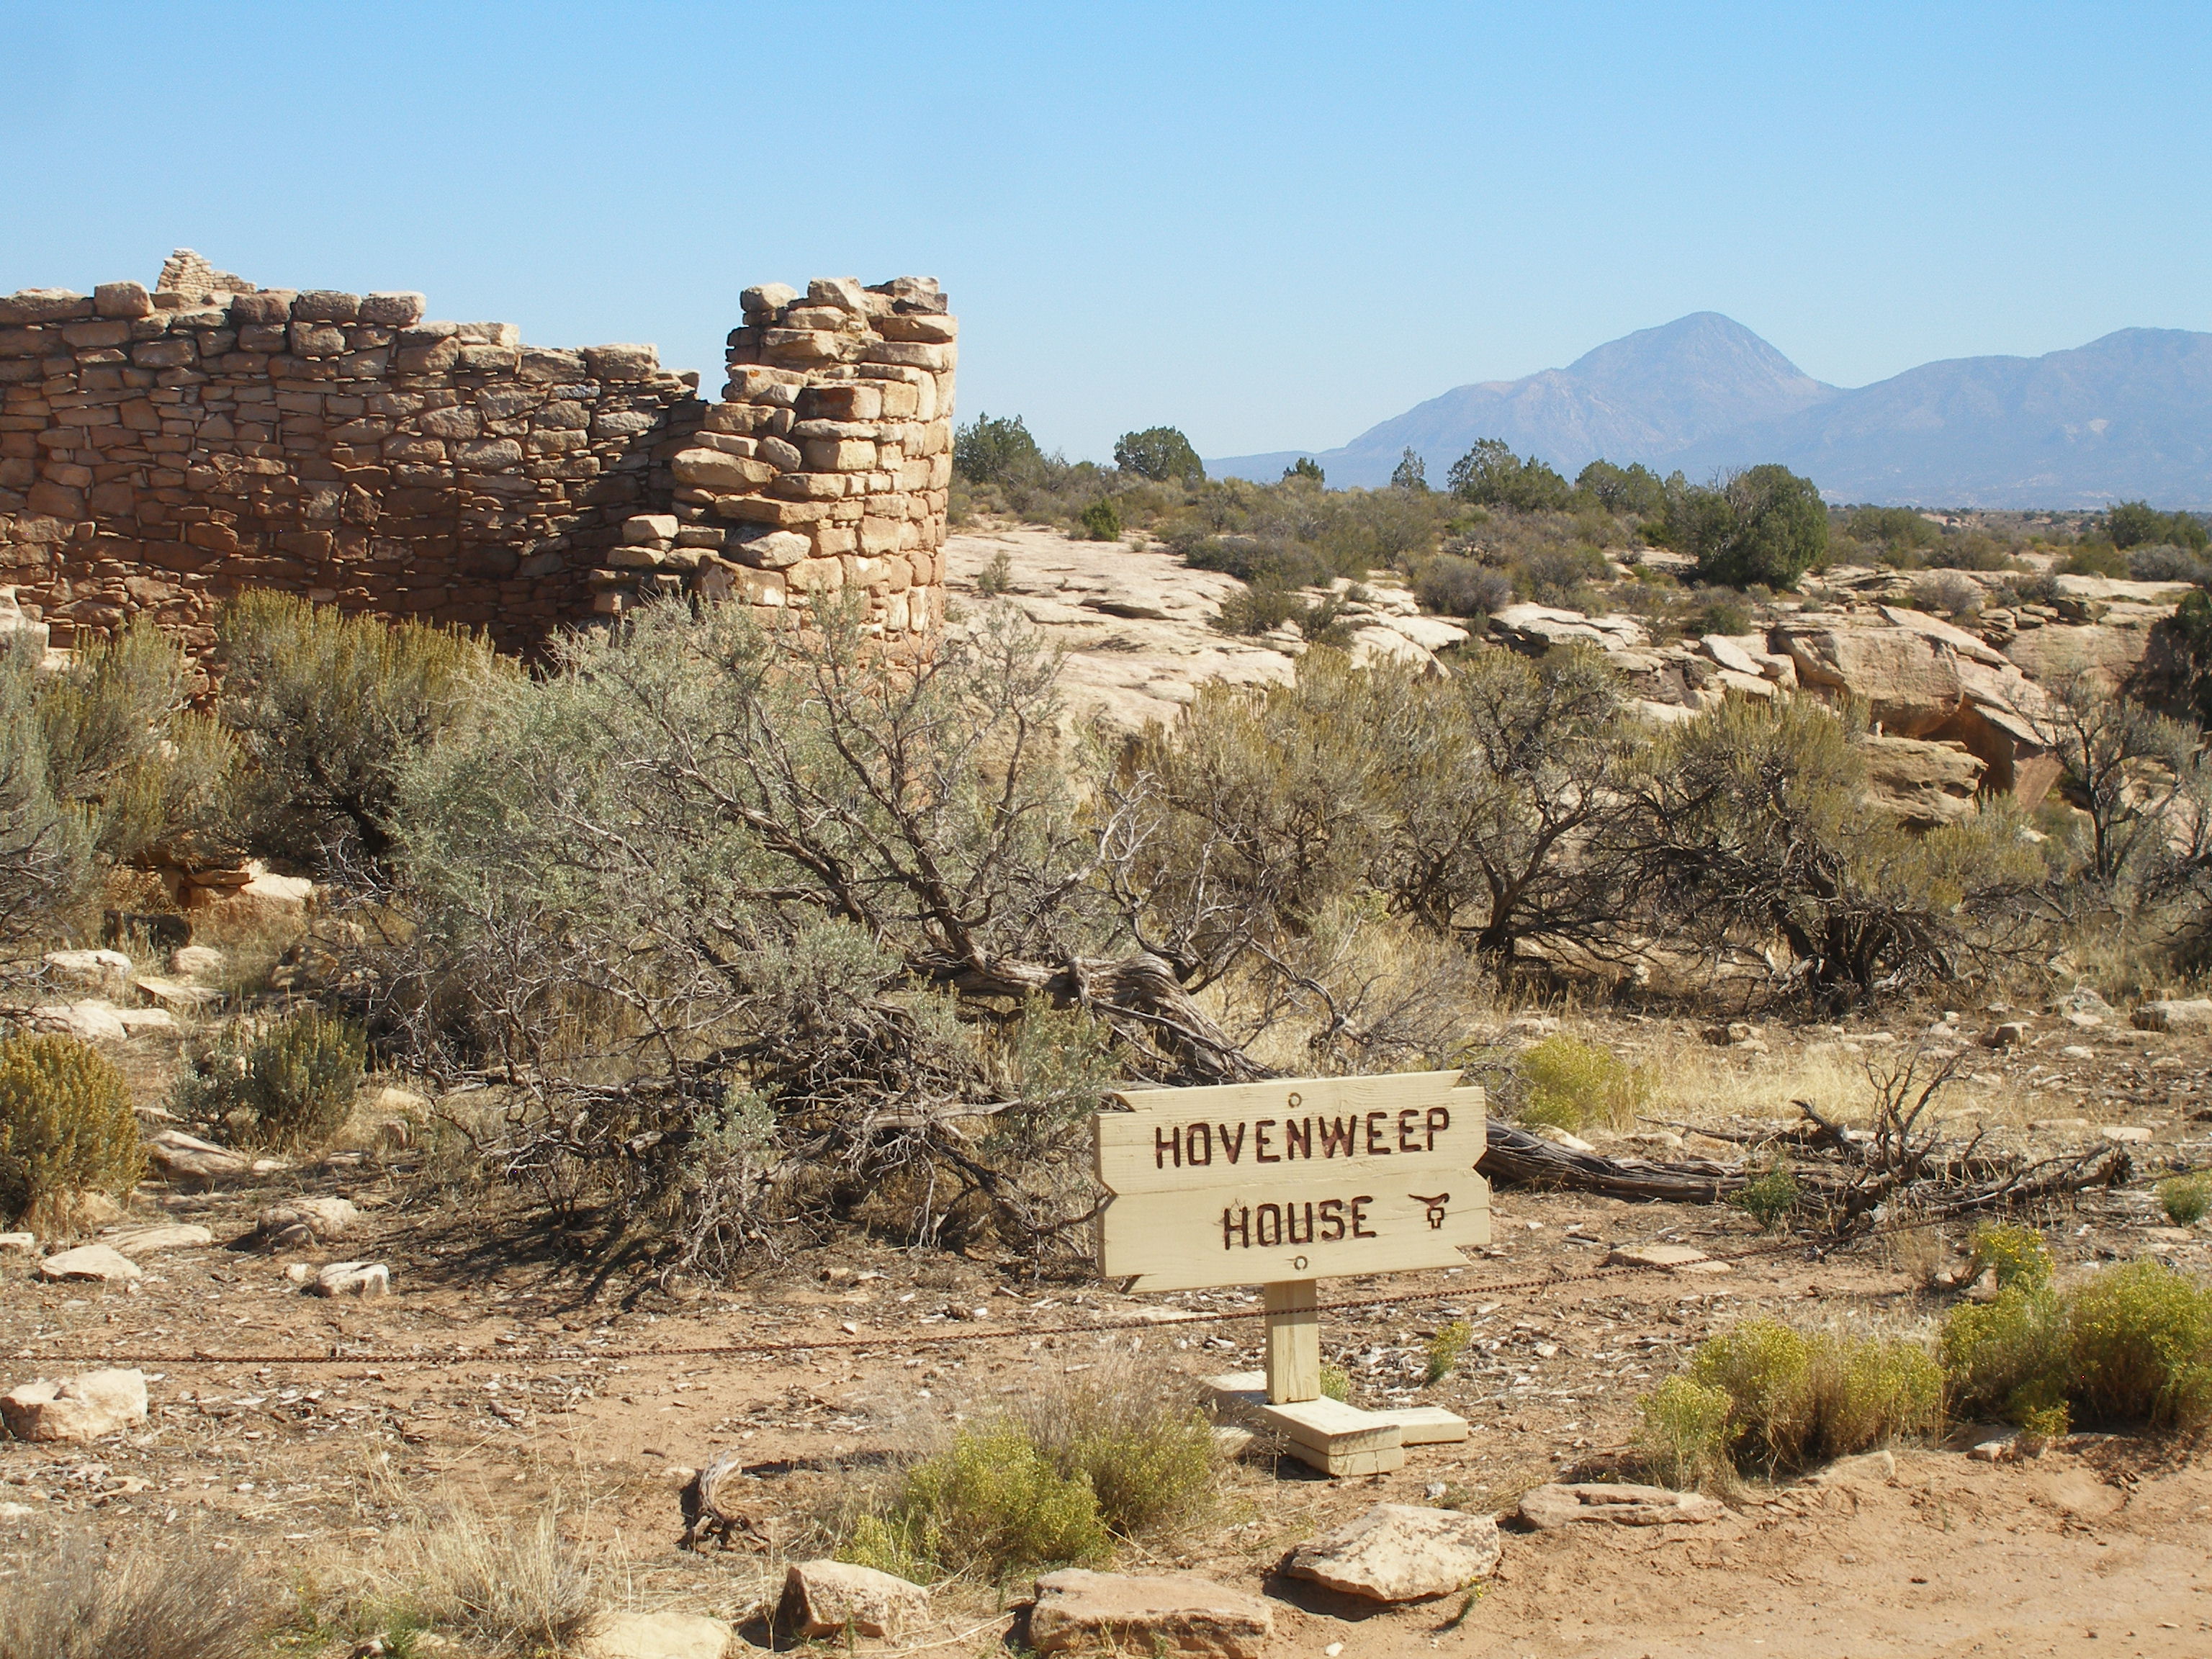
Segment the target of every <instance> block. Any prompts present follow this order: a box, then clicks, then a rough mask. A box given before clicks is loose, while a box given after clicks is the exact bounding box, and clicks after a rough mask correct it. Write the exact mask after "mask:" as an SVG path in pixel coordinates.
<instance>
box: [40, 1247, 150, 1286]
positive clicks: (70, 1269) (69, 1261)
mask: <svg viewBox="0 0 2212 1659" xmlns="http://www.w3.org/2000/svg"><path fill="white" fill-rule="evenodd" d="M39 1275H40V1278H42V1279H94V1280H98V1281H101V1282H106V1283H122V1282H125V1281H127V1280H130V1279H136V1278H137V1277H138V1264H137V1262H135V1261H132V1260H131V1258H130V1257H129V1256H127V1255H124V1254H123V1253H122V1252H121V1251H120V1250H117V1249H111V1248H110V1247H109V1246H107V1245H106V1244H80V1245H78V1246H77V1248H76V1249H74V1250H57V1251H56V1252H55V1253H54V1254H53V1255H50V1256H48V1257H47V1258H46V1260H45V1261H41V1262H40V1263H39Z"/></svg>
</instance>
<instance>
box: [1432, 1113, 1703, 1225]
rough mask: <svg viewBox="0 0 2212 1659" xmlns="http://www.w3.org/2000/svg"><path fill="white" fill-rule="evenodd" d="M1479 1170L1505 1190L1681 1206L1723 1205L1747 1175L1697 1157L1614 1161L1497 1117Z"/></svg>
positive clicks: (1616, 1159) (1493, 1120)
mask: <svg viewBox="0 0 2212 1659" xmlns="http://www.w3.org/2000/svg"><path fill="white" fill-rule="evenodd" d="M1474 1167H1475V1169H1476V1170H1478V1171H1479V1172H1480V1173H1481V1174H1482V1175H1484V1176H1487V1177H1488V1178H1489V1179H1490V1180H1491V1181H1492V1182H1498V1184H1500V1185H1503V1186H1512V1187H1548V1188H1560V1189H1564V1190H1566V1191H1571V1192H1578V1193H1596V1194H1600V1195H1601V1196H1602V1197H1606V1198H1641V1199H1657V1200H1665V1201H1667V1202H1670V1203H1675V1204H1717V1203H1719V1202H1720V1201H1721V1200H1723V1199H1724V1198H1726V1197H1727V1196H1728V1195H1729V1194H1730V1193H1733V1192H1735V1190H1736V1189H1737V1188H1741V1186H1742V1185H1743V1183H1744V1182H1745V1180H1746V1179H1747V1177H1746V1176H1745V1175H1744V1173H1743V1171H1742V1170H1731V1169H1729V1167H1728V1166H1726V1165H1725V1164H1715V1163H1711V1162H1710V1161H1708V1160H1706V1159H1704V1158H1694V1159H1689V1160H1686V1161H1684V1162H1681V1163H1677V1164H1656V1163H1650V1162H1648V1161H1646V1160H1644V1159H1643V1158H1607V1157H1604V1156H1603V1155H1602V1154H1601V1153H1597V1152H1574V1151H1571V1150H1570V1149H1569V1148H1567V1147H1565V1146H1554V1145H1553V1143H1552V1142H1550V1141H1548V1140H1539V1139H1537V1138H1536V1137H1535V1136H1534V1135H1532V1134H1530V1133H1528V1132H1527V1131H1526V1130H1524V1129H1516V1128H1515V1127H1513V1126H1512V1125H1511V1124H1510V1123H1501V1122H1499V1121H1498V1120H1497V1119H1496V1118H1492V1119H1491V1121H1490V1138H1489V1144H1488V1146H1487V1148H1486V1150H1485V1151H1484V1152H1483V1154H1482V1158H1481V1161H1480V1162H1479V1163H1478V1164H1476V1165H1475V1166H1474Z"/></svg>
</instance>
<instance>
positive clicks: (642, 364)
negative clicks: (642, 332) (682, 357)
mask: <svg viewBox="0 0 2212 1659" xmlns="http://www.w3.org/2000/svg"><path fill="white" fill-rule="evenodd" d="M584 365H585V367H586V368H588V369H590V370H591V372H592V374H594V375H595V376H597V377H598V378H599V379H600V380H651V379H652V378H653V376H654V375H655V374H659V372H660V353H659V349H657V348H655V347H653V346H649V345H597V346H586V347H585V348H584Z"/></svg>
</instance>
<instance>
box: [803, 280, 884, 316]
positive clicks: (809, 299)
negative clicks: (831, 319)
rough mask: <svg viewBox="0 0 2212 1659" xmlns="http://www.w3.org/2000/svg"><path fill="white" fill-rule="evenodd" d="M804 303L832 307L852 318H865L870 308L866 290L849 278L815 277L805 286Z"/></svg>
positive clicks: (856, 281)
mask: <svg viewBox="0 0 2212 1659" xmlns="http://www.w3.org/2000/svg"><path fill="white" fill-rule="evenodd" d="M806 303H807V304H809V305H810V306H834V307H836V308H837V309H838V310H840V311H847V312H850V313H853V314H854V316H866V314H867V313H868V312H869V311H870V310H871V309H872V307H871V304H870V302H869V298H868V291H867V289H864V288H862V287H861V286H860V283H859V281H858V280H857V279H856V278H854V277H851V276H817V277H816V278H815V279H814V280H813V281H812V282H811V283H807V285H806Z"/></svg>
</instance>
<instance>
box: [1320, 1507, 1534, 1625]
mask: <svg viewBox="0 0 2212 1659" xmlns="http://www.w3.org/2000/svg"><path fill="white" fill-rule="evenodd" d="M1503 1553H1504V1546H1503V1545H1502V1544H1500V1542H1499V1541H1498V1523H1497V1522H1495V1521H1493V1520H1492V1519H1491V1517H1490V1516H1486V1515H1467V1514H1462V1512H1460V1511H1459V1510H1431V1509H1422V1508H1419V1507H1418V1506H1416V1505H1413V1504H1376V1505H1375V1507H1374V1508H1372V1509H1370V1510H1368V1511H1367V1513H1366V1514H1364V1515H1363V1516H1359V1517H1358V1519H1357V1520H1354V1521H1351V1522H1346V1524H1344V1525H1343V1526H1340V1527H1338V1528H1334V1530H1333V1531H1330V1532H1328V1533H1324V1534H1322V1536H1321V1537H1319V1538H1316V1539H1315V1540H1313V1541H1311V1542H1310V1543H1305V1544H1301V1545H1299V1546H1298V1547H1297V1549H1296V1550H1295V1551H1294V1552H1292V1553H1291V1560H1290V1567H1289V1571H1290V1573H1291V1577H1296V1578H1308V1579H1311V1580H1312V1581H1313V1582H1314V1583H1317V1584H1325V1585H1327V1586H1328V1588H1329V1589H1334V1590H1341V1591H1343V1592H1344V1593H1345V1594H1346V1595H1364V1596H1365V1597H1366V1598H1367V1599H1368V1600H1370V1601H1419V1600H1420V1599H1422V1598H1424V1597H1426V1596H1431V1595H1449V1593H1450V1592H1452V1591H1453V1590H1455V1589H1460V1588H1462V1586H1464V1585H1466V1584H1468V1583H1473V1582H1474V1580H1475V1579H1478V1578H1486V1577H1489V1576H1490V1575H1491V1574H1492V1572H1494V1571H1497V1568H1498V1559H1499V1557H1500V1556H1501V1555H1502V1554H1503Z"/></svg>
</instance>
